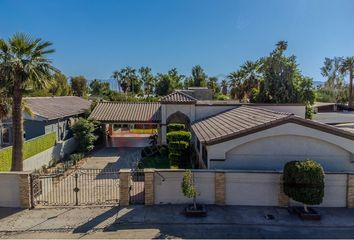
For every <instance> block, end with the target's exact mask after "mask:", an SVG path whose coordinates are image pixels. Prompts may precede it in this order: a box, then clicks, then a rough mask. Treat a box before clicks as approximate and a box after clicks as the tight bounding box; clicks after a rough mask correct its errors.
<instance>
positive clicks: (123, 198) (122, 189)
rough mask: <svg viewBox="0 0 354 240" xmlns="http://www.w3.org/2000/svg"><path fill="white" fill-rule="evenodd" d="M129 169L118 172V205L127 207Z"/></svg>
mask: <svg viewBox="0 0 354 240" xmlns="http://www.w3.org/2000/svg"><path fill="white" fill-rule="evenodd" d="M129 197H130V169H121V170H119V205H120V206H129Z"/></svg>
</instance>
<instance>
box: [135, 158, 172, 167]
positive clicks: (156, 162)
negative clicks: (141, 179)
mask: <svg viewBox="0 0 354 240" xmlns="http://www.w3.org/2000/svg"><path fill="white" fill-rule="evenodd" d="M139 167H140V168H157V169H169V168H170V167H171V166H170V161H169V160H168V157H167V156H153V157H145V158H143V159H142V160H141V162H140V163H139Z"/></svg>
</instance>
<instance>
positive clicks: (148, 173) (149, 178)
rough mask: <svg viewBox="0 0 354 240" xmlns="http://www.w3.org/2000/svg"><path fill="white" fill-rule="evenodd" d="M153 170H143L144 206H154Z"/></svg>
mask: <svg viewBox="0 0 354 240" xmlns="http://www.w3.org/2000/svg"><path fill="white" fill-rule="evenodd" d="M154 172H155V171H154V170H153V169H145V170H144V175H145V176H144V178H145V180H144V181H145V182H144V188H145V205H154V203H155V202H154V200H155V199H154V194H155V193H154Z"/></svg>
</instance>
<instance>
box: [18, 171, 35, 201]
mask: <svg viewBox="0 0 354 240" xmlns="http://www.w3.org/2000/svg"><path fill="white" fill-rule="evenodd" d="M18 177H19V183H20V204H21V208H31V206H32V204H31V183H30V173H20V174H19V175H18Z"/></svg>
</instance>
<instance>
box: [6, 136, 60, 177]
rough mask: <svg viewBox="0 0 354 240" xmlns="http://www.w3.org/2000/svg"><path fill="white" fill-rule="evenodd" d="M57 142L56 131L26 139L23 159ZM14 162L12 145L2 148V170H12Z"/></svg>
mask: <svg viewBox="0 0 354 240" xmlns="http://www.w3.org/2000/svg"><path fill="white" fill-rule="evenodd" d="M55 143H56V134H55V132H52V133H49V134H46V135H43V136H40V137H37V138H34V139H31V140H28V141H25V142H24V144H23V159H24V160H26V159H27V158H30V157H32V156H34V155H36V154H38V153H41V152H43V151H45V150H47V149H49V148H51V147H54V146H55ZM11 163H12V147H7V148H3V149H1V150H0V171H10V170H11Z"/></svg>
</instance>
